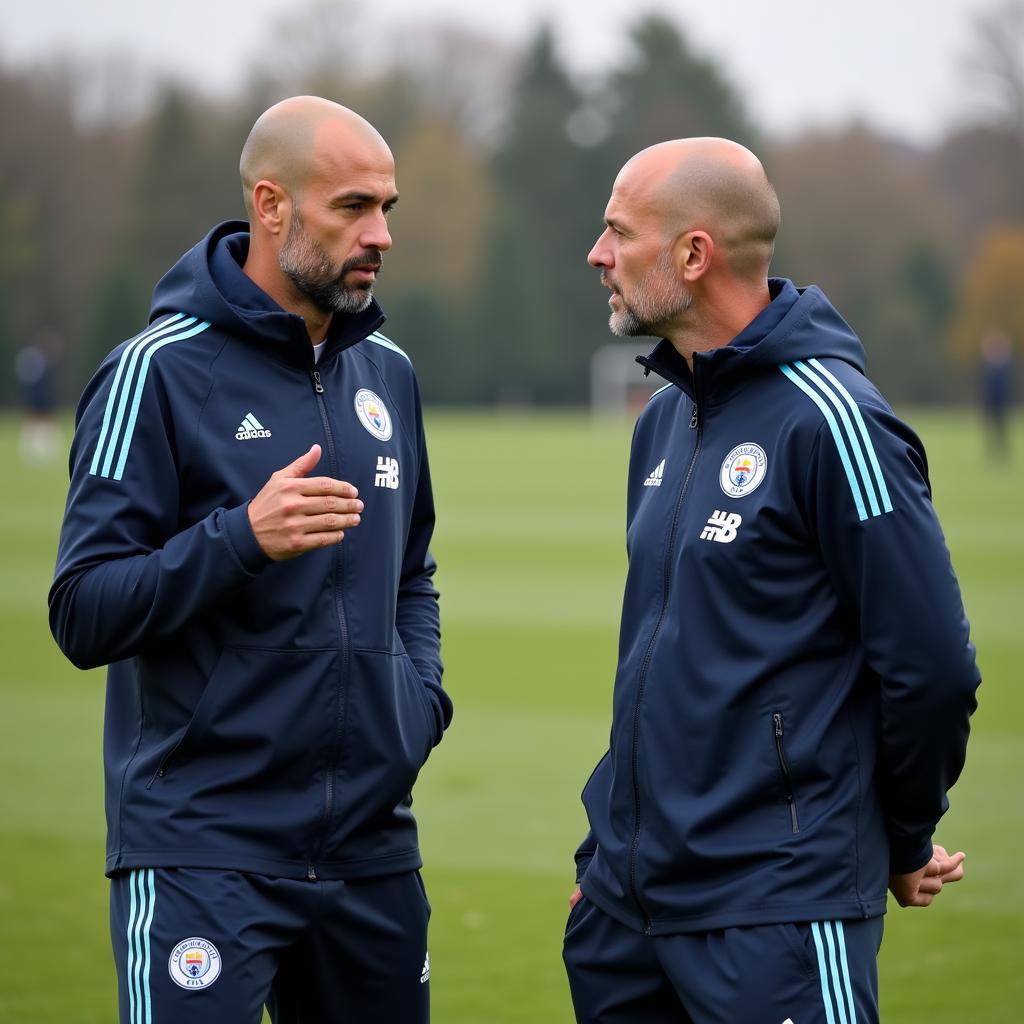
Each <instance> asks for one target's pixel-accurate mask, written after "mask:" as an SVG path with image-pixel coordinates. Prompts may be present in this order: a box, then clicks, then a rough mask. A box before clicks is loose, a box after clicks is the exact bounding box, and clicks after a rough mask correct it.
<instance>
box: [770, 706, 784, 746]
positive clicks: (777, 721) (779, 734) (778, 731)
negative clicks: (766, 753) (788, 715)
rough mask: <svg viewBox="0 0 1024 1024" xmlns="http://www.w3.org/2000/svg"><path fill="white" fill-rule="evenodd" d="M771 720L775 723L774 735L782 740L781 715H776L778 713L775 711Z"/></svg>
mask: <svg viewBox="0 0 1024 1024" xmlns="http://www.w3.org/2000/svg"><path fill="white" fill-rule="evenodd" d="M772 719H773V721H774V722H775V735H776V736H777V737H778V738H779V739H780V740H781V739H782V715H780V714H779V713H778V711H776V712H775V714H773V715H772Z"/></svg>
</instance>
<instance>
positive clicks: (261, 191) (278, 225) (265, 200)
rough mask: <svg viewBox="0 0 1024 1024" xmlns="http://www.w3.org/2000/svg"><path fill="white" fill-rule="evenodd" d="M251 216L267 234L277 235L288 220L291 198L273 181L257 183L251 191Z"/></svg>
mask: <svg viewBox="0 0 1024 1024" xmlns="http://www.w3.org/2000/svg"><path fill="white" fill-rule="evenodd" d="M252 215H253V219H254V220H257V221H259V222H260V224H261V225H262V227H263V228H264V230H265V231H267V232H268V234H271V235H279V234H281V232H282V231H284V230H285V228H286V227H287V226H288V222H289V220H290V215H291V197H290V196H289V195H288V193H287V192H285V190H284V189H283V188H281V186H280V185H278V184H276V183H275V182H273V181H267V180H265V179H264V180H262V181H257V182H256V184H255V185H254V186H253V190H252Z"/></svg>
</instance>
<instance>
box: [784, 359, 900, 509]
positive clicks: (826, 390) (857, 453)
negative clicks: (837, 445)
mask: <svg viewBox="0 0 1024 1024" xmlns="http://www.w3.org/2000/svg"><path fill="white" fill-rule="evenodd" d="M794 365H795V366H796V368H797V369H798V370H799V371H800V372H801V373H802V374H803V375H804V376H805V377H806V378H807V379H808V380H809V381H812V382H813V383H814V384H817V386H818V390H819V391H820V392H821V393H822V394H823V395H824V396H825V397H826V398H827V399H828V400H829V401H830V402H831V403H832V405H833V407H834V408H835V410H836V412H837V413H839V419H840V420H841V421H842V424H843V426H844V427H845V428H846V437H847V438H848V440H849V442H850V447H851V448H852V449H853V457H854V458H855V459H856V460H857V468H858V469H859V470H860V478H861V480H862V481H863V483H864V493H865V494H867V496H868V502H869V503H870V505H871V514H872V515H873V516H880V515H881V514H882V510H881V509H880V508H879V507H878V499H877V498H876V497H875V487H874V484H872V482H871V474H870V473H869V472H868V466H867V463H866V462H865V461H864V453H863V452H862V451H861V448H860V442H859V441H858V440H857V432H856V431H855V430H854V429H853V424H852V423H851V422H850V417H849V416H848V415H847V414H846V409H845V408H844V407H843V403H842V402H840V401H839V399H838V398H837V397H836V393H835V392H834V391H833V390H832V389H831V388H830V387H829V386H828V385H827V384H826V383H825V382H824V381H823V380H822V379H821V378H820V377H819V376H818V375H817V374H816V373H815V372H814V371H813V370H812V369H811V368H810V367H809V366H808V365H807V364H806V363H805V362H803V361H802V360H800V359H798V360H797V361H796V363H795V364H794Z"/></svg>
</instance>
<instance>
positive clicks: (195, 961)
mask: <svg viewBox="0 0 1024 1024" xmlns="http://www.w3.org/2000/svg"><path fill="white" fill-rule="evenodd" d="M220 968H221V961H220V953H219V952H218V951H217V947H216V946H215V945H214V944H213V943H212V942H209V941H207V940H206V939H201V938H199V936H197V935H193V936H192V938H190V939H182V941H181V942H179V943H178V944H177V945H176V946H175V947H174V949H173V950H172V952H171V956H170V959H169V960H168V961H167V970H168V971H169V972H170V975H171V981H173V982H174V984H175V985H179V986H180V987H181V988H187V989H200V988H209V987H210V986H211V985H212V984H213V983H214V982H215V981H216V980H217V979H218V978H219V977H220Z"/></svg>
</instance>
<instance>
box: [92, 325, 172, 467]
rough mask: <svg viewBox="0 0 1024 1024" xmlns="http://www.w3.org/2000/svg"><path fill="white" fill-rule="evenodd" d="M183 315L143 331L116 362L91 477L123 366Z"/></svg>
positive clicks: (100, 449) (101, 448)
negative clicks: (139, 348)
mask: <svg viewBox="0 0 1024 1024" xmlns="http://www.w3.org/2000/svg"><path fill="white" fill-rule="evenodd" d="M184 315H185V314H184V313H175V314H174V316H172V317H171V318H170V319H169V320H163V321H161V322H160V323H159V324H154V325H153V326H152V327H150V328H148V329H147V330H145V331H143V332H142V333H141V334H140V335H139V336H138V337H137V338H135V340H134V341H132V342H129V344H127V345H126V346H125V348H124V351H123V352H122V353H121V358H120V359H119V360H118V361H117V370H116V372H115V373H114V382H113V384H111V385H110V394H109V395H108V396H107V407H106V409H105V410H104V413H103V425H102V426H101V427H100V438H99V440H98V441H97V442H96V451H95V452H93V456H92V466H91V467H90V468H89V472H90V473H91V474H92V475H93V476H96V475H97V471H98V470H99V465H100V457H101V456H102V454H103V445H104V442H105V441H106V439H107V431H108V430H109V429H110V417H111V415H112V414H113V412H114V407H115V406H116V405H117V392H118V386H119V385H120V383H121V377H122V375H123V374H124V369H125V366H126V365H127V363H128V360H129V358H130V357H131V356H132V354H133V353H134V352H135V350H136V349H137V348H138V347H139V346H140V345H142V344H144V343H145V342H147V341H148V340H149V339H150V338H156V337H159V336H160V335H161V334H166V333H167V331H169V330H172V329H173V328H174V325H175V324H176V323H177V322H178V321H179V320H181V319H182V317H184ZM127 386H128V382H127V381H126V382H125V388H126V389H127Z"/></svg>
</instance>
